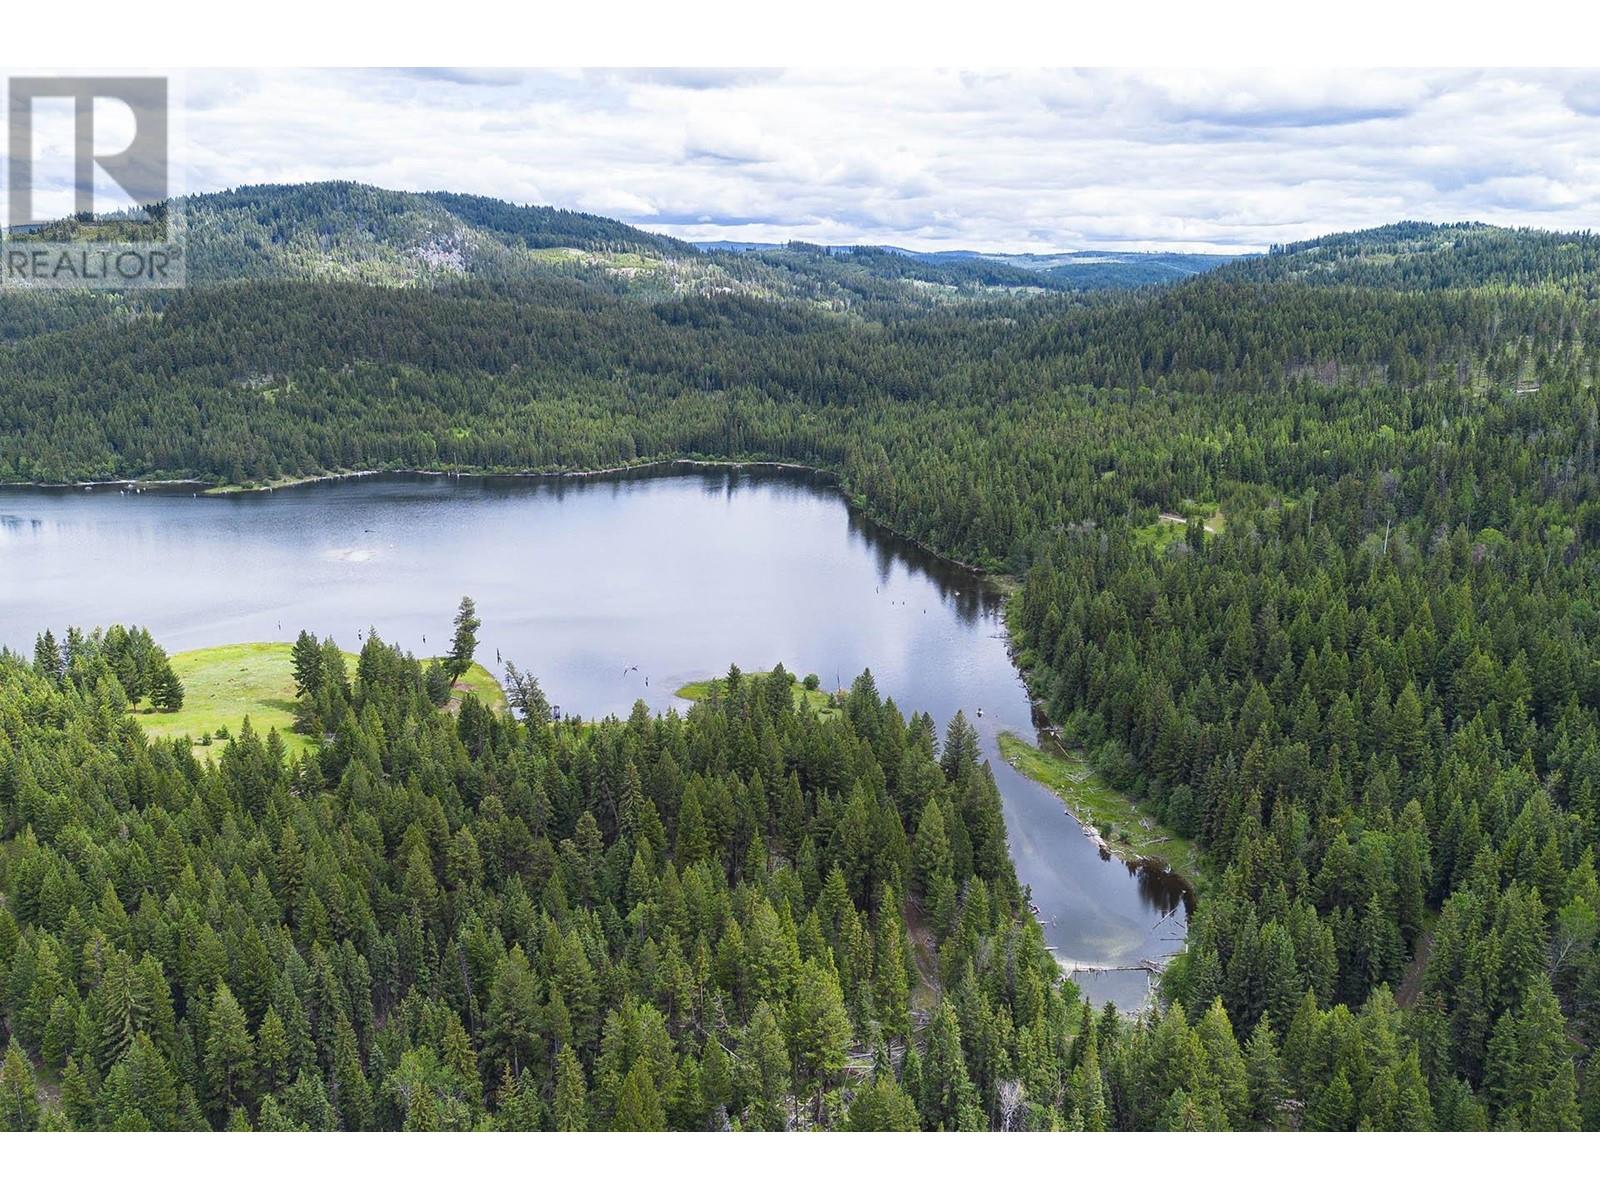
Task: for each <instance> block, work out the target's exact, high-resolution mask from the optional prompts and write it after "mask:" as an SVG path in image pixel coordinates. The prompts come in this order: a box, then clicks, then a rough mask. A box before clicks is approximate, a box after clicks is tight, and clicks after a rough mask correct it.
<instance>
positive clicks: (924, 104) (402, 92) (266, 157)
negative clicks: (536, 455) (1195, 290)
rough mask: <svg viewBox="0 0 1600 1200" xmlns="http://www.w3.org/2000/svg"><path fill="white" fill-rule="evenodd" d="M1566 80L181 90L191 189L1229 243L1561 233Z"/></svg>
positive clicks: (1060, 243) (667, 226)
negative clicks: (1392, 227) (1460, 228)
mask: <svg viewBox="0 0 1600 1200" xmlns="http://www.w3.org/2000/svg"><path fill="white" fill-rule="evenodd" d="M1596 78H1597V77H1596V76H1594V75H1592V74H1591V75H1583V74H1579V73H1575V72H1555V71H1550V72H1463V71H1431V72H1403V71H1361V72H1355V71H1342V72H1330V71H1321V72H1319V71H1278V72H1251V73H1240V72H1214V71H1205V70H1198V69H1193V70H1184V71H1160V72H1154V71H1152V72H1111V71H1069V72H1021V73H1007V72H992V71H985V72H966V71H948V70H946V71H926V72H905V71H894V72H881V73H870V74H869V73H838V72H803V71H746V72H738V71H734V72H727V71H670V72H650V71H622V72H618V71H589V72H573V71H567V72H554V71H540V72H498V71H497V72H478V71H472V72H387V71H385V72H345V71H337V72H336V71H329V72H293V73H288V72H284V73H278V72H273V73H260V74H254V75H252V74H249V73H244V74H239V73H229V74H225V75H224V74H220V73H202V74H197V75H195V76H192V77H191V78H190V79H189V80H188V81H187V87H186V94H187V103H186V109H187V146H186V152H185V155H184V158H185V161H184V163H183V164H182V165H183V167H184V169H185V179H186V182H187V185H188V186H189V187H190V188H192V189H194V190H209V189H211V188H218V187H228V186H234V185H237V184H242V183H255V182H269V181H271V182H287V181H293V180H302V179H329V178H354V179H361V180H365V181H368V182H371V183H376V184H380V185H383V186H387V187H396V188H407V189H413V188H414V189H451V190H457V191H466V192H477V193H483V194H488V195H495V196H501V197H503V198H505V199H508V200H515V201H519V202H524V203H542V204H555V205H560V206H563V207H568V208H579V209H587V210H590V211H596V210H598V211H600V212H602V213H604V215H607V216H613V217H617V218H620V219H622V220H625V221H632V222H635V223H638V224H641V225H644V226H645V227H647V228H651V229H655V230H659V231H661V232H664V233H671V234H674V235H676V236H680V237H692V238H697V239H704V238H717V237H728V238H735V239H740V240H773V241H781V240H785V239H787V238H791V237H801V238H806V239H810V240H823V241H868V242H892V243H897V244H901V245H908V246H916V247H926V248H952V247H958V246H960V247H974V248H984V249H1010V250H1046V249H1072V248H1080V247H1088V248H1093V247H1097V246H1108V247H1109V246H1116V247H1122V248H1127V247H1149V248H1163V247H1170V248H1195V249H1199V248H1229V249H1238V248H1248V249H1259V248H1261V247H1264V246H1265V245H1267V244H1269V243H1271V242H1276V241H1286V240H1293V239H1296V238H1301V237H1309V236H1314V235H1316V234H1319V233H1326V232H1330V231H1333V230H1337V229H1349V228H1356V227H1361V226H1365V225H1373V224H1379V223H1382V222H1386V221H1392V220H1400V219H1421V220H1440V221H1455V220H1472V219H1481V220H1490V221H1496V222H1499V223H1513V224H1528V225H1540V226H1546V227H1552V228H1573V227H1582V226H1586V225H1588V224H1591V223H1593V217H1592V214H1594V213H1596V212H1600V160H1597V158H1596V153H1595V149H1594V148H1595V147H1597V146H1600V83H1597V82H1596Z"/></svg>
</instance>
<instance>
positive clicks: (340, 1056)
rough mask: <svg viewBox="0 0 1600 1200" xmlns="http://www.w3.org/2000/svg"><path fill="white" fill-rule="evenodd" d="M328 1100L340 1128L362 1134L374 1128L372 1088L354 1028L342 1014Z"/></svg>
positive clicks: (335, 1038) (336, 1032)
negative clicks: (331, 1104)
mask: <svg viewBox="0 0 1600 1200" xmlns="http://www.w3.org/2000/svg"><path fill="white" fill-rule="evenodd" d="M329 1099H330V1100H332V1102H333V1107H334V1110H335V1111H336V1112H337V1113H338V1117H339V1128H340V1129H343V1130H344V1131H345V1132H347V1133H360V1132H361V1131H362V1130H364V1129H368V1128H370V1127H371V1122H372V1089H371V1085H369V1084H368V1082H367V1076H366V1072H365V1070H364V1069H363V1068H362V1066H361V1055H360V1052H359V1051H358V1050H357V1049H356V1032H355V1029H354V1028H352V1027H351V1024H350V1019H349V1018H348V1017H346V1016H345V1015H344V1014H343V1013H340V1014H339V1018H338V1024H337V1026H336V1027H335V1030H334V1037H333V1090H332V1093H331V1095H330V1096H329Z"/></svg>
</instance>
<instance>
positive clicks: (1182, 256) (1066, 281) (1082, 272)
mask: <svg viewBox="0 0 1600 1200" xmlns="http://www.w3.org/2000/svg"><path fill="white" fill-rule="evenodd" d="M694 245H695V246H697V247H699V248H700V249H701V250H706V251H714V252H721V253H730V254H753V255H778V256H782V255H785V254H787V253H793V252H794V251H795V250H796V248H797V247H803V248H804V250H806V251H809V252H812V253H816V252H825V253H828V254H831V255H833V256H835V257H838V258H856V257H860V256H864V255H877V254H897V255H901V256H903V257H904V258H908V259H912V260H914V261H917V262H921V263H926V264H930V265H936V266H949V265H953V264H969V265H970V264H980V263H992V264H995V265H996V266H999V267H1004V268H1011V269H1015V270H1020V271H1024V272H1027V274H1026V275H1020V276H1015V277H1014V278H1015V280H1016V283H1017V285H1018V286H1024V287H1027V286H1034V287H1042V288H1045V289H1047V290H1050V291H1069V290H1087V289H1100V288H1123V287H1143V286H1146V285H1149V284H1154V283H1174V282H1176V281H1178V280H1181V279H1187V278H1189V277H1190V276H1193V275H1202V274H1205V273H1206V272H1207V271H1212V270H1215V269H1216V268H1218V267H1221V266H1224V265H1226V264H1227V263H1230V262H1233V261H1235V260H1236V259H1238V258H1240V257H1244V256H1243V255H1237V254H1188V253H1182V252H1175V251H1165V250H1151V251H1144V250H1062V251H1055V252H1051V253H1047V254H1039V253H1033V254H1007V253H1002V252H1000V251H990V250H907V249H905V248H903V247H900V246H888V245H885V246H876V245H826V246H813V245H811V244H810V243H804V242H786V243H784V242H730V241H713V242H695V243H694ZM1030 277H1033V278H1030Z"/></svg>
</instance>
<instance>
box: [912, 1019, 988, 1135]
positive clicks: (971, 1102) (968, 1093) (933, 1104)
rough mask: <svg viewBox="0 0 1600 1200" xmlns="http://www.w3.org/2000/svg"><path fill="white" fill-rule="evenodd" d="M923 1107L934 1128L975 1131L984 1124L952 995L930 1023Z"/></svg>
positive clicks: (924, 1067) (925, 1119)
mask: <svg viewBox="0 0 1600 1200" xmlns="http://www.w3.org/2000/svg"><path fill="white" fill-rule="evenodd" d="M921 1110H922V1119H923V1121H924V1122H925V1123H926V1124H927V1126H928V1127H929V1128H930V1129H945V1130H950V1131H956V1130H960V1131H971V1130H977V1129H981V1128H982V1127H983V1113H982V1110H981V1109H980V1108H979V1107H978V1094H977V1091H976V1089H975V1088H973V1086H972V1080H971V1077H970V1076H969V1075H968V1074H967V1064H966V1059H965V1057H964V1056H963V1055H962V1052H961V1021H960V1019H959V1018H958V1017H957V1016H956V1010H955V1007H954V1006H953V1005H952V1004H951V1003H950V1001H949V1000H948V999H945V1000H943V1001H941V1002H940V1004H939V1008H938V1010H937V1011H936V1012H935V1013H934V1017H933V1022H932V1024H930V1025H929V1026H928V1046H927V1052H926V1053H925V1054H924V1056H923V1060H922V1103H921Z"/></svg>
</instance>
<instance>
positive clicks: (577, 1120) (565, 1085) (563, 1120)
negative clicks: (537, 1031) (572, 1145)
mask: <svg viewBox="0 0 1600 1200" xmlns="http://www.w3.org/2000/svg"><path fill="white" fill-rule="evenodd" d="M587 1108H588V1101H587V1097H586V1090H585V1088H584V1083H583V1067H582V1065H581V1064H580V1063H579V1062H578V1056H577V1055H576V1054H574V1053H573V1052H572V1047H571V1046H562V1047H561V1049H560V1051H559V1052H558V1053H557V1054H556V1108H555V1127H556V1129H558V1130H559V1131H561V1132H562V1133H582V1132H583V1131H584V1130H585V1129H587V1128H589V1118H588V1113H587Z"/></svg>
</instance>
